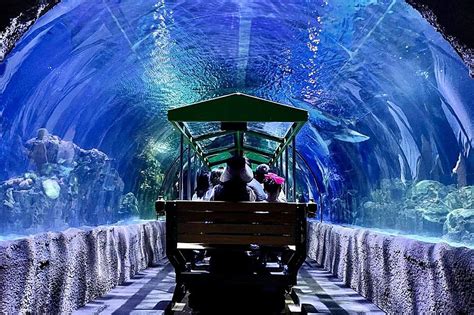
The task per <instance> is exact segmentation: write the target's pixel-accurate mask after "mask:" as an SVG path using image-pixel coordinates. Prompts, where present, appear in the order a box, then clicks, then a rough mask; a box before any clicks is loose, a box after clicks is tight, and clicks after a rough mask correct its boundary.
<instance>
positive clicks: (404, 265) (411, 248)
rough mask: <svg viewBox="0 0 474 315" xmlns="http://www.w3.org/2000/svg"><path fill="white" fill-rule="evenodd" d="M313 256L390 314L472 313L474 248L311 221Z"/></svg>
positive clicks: (311, 249)
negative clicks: (432, 242)
mask: <svg viewBox="0 0 474 315" xmlns="http://www.w3.org/2000/svg"><path fill="white" fill-rule="evenodd" d="M308 234H309V236H310V237H309V243H308V256H309V257H310V258H312V259H314V260H316V262H317V263H318V264H320V265H322V266H324V268H325V269H327V270H329V271H330V272H331V273H332V274H333V275H335V276H337V277H339V278H341V279H342V280H343V281H344V283H345V284H346V285H348V286H350V287H351V288H352V289H354V290H356V291H357V292H359V293H360V294H361V295H363V296H364V297H366V298H368V299H370V300H371V301H373V302H374V303H375V304H376V305H377V306H378V307H380V308H381V309H382V310H384V311H386V312H388V313H391V314H395V313H396V314H472V312H473V311H474V309H473V308H472V307H473V305H474V303H473V302H474V295H473V291H472V288H473V286H474V250H473V249H469V248H466V247H452V246H450V245H448V244H445V243H437V244H431V243H425V242H422V241H417V240H412V239H408V238H404V237H398V236H391V235H388V234H382V233H377V232H372V231H368V230H365V229H355V228H347V227H342V226H337V225H331V224H325V223H319V222H310V224H309V225H308Z"/></svg>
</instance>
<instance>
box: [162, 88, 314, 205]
mask: <svg viewBox="0 0 474 315" xmlns="http://www.w3.org/2000/svg"><path fill="white" fill-rule="evenodd" d="M168 120H169V121H170V122H171V123H172V124H173V126H174V127H175V128H176V129H177V130H178V131H179V132H180V133H181V143H180V181H179V186H180V187H179V188H180V189H179V191H180V199H184V198H183V197H184V192H183V187H184V182H183V166H184V160H183V158H184V157H183V153H184V142H185V141H186V142H187V143H188V145H189V148H190V149H191V148H192V149H193V150H194V151H195V154H196V156H197V157H199V159H200V160H201V161H202V162H203V163H204V164H205V165H206V166H207V167H212V166H216V165H221V164H223V163H225V162H226V160H227V159H228V158H229V156H231V155H232V154H240V155H246V156H247V158H248V159H249V161H250V162H251V163H252V164H261V163H267V164H269V165H276V166H277V168H280V170H281V171H282V172H283V171H284V175H285V176H286V177H287V178H288V160H289V159H288V147H289V145H290V144H292V149H293V150H292V151H293V152H292V153H293V165H292V172H293V174H295V172H296V170H295V169H296V166H295V160H296V159H295V155H296V153H295V150H296V145H295V137H296V135H297V134H298V132H299V131H300V129H301V128H302V127H303V125H304V124H305V123H306V121H307V120H308V112H307V111H305V110H302V109H299V108H295V107H291V106H287V105H283V104H280V103H276V102H272V101H268V100H264V99H261V98H258V97H254V96H250V95H246V94H241V93H234V94H229V95H225V96H222V97H218V98H214V99H210V100H206V101H202V102H198V103H195V104H191V105H187V106H183V107H179V108H175V109H171V110H169V111H168ZM210 122H213V123H220V124H221V128H220V129H219V130H217V131H213V132H209V133H205V134H199V135H193V133H192V131H191V130H190V128H189V124H190V123H210ZM249 122H263V123H272V122H278V123H291V126H290V127H289V128H287V130H286V132H285V134H284V135H283V136H282V137H279V136H277V135H272V134H270V133H268V132H263V131H260V130H253V129H248V128H247V126H248V123H249ZM225 124H227V126H231V127H230V128H229V129H223V128H222V127H223V126H224V125H225ZM232 126H233V127H235V129H233V127H232ZM229 135H231V136H232V138H233V141H232V143H225V144H224V145H221V146H218V147H216V148H212V149H211V150H208V149H206V148H205V147H204V146H203V145H202V142H203V141H206V140H210V139H214V140H216V139H218V138H220V139H221V140H222V139H223V137H226V136H227V137H228V136H229ZM246 136H247V137H248V136H250V137H254V138H257V139H263V140H267V141H272V142H273V143H276V146H274V148H270V150H264V149H262V148H259V147H254V146H252V145H249V144H245V143H244V137H246ZM283 153H285V163H283ZM187 162H188V165H190V163H191V154H190V150H189V151H188V161H187ZM283 164H284V165H285V168H286V169H285V170H283ZM187 178H188V183H187V187H188V191H189V188H190V186H191V183H190V181H191V179H190V176H187ZM286 185H287V186H286V187H285V188H286V190H285V191H287V192H288V183H287V184H286ZM293 187H296V179H295V176H293ZM189 195H190V194H189V193H188V196H187V197H188V199H190V196H189ZM293 200H296V189H293Z"/></svg>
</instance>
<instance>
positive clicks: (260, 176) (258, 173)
mask: <svg viewBox="0 0 474 315" xmlns="http://www.w3.org/2000/svg"><path fill="white" fill-rule="evenodd" d="M269 171H270V166H268V165H267V164H260V165H259V166H257V169H256V170H255V179H256V180H257V181H258V182H259V183H260V184H261V185H262V187H263V182H264V181H265V175H267V174H268V172H269Z"/></svg>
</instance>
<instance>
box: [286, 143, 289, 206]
mask: <svg viewBox="0 0 474 315" xmlns="http://www.w3.org/2000/svg"><path fill="white" fill-rule="evenodd" d="M288 180H289V178H288V147H286V148H285V194H286V199H287V200H288V197H289V195H288V194H289V191H288V188H289V187H290V185H289V184H288Z"/></svg>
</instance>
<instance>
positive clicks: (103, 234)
mask: <svg viewBox="0 0 474 315" xmlns="http://www.w3.org/2000/svg"><path fill="white" fill-rule="evenodd" d="M164 235H165V225H164V222H158V221H154V222H147V223H142V224H134V225H127V226H100V227H97V228H94V229H90V230H81V229H69V230H66V231H64V232H60V233H53V232H47V233H42V234H37V235H34V236H31V237H29V238H25V239H21V240H15V241H4V242H1V243H0V313H5V314H16V313H42V314H55V313H56V314H57V313H70V312H71V311H73V310H75V309H77V308H79V307H81V306H83V305H84V304H86V303H87V302H88V301H91V300H93V299H95V298H97V297H99V296H101V295H103V294H105V293H106V292H108V291H109V290H110V289H112V288H113V287H115V286H116V285H118V284H121V283H124V282H126V281H128V280H129V279H130V278H131V277H133V276H134V275H136V274H137V273H138V272H139V271H140V270H143V269H145V268H146V267H148V266H151V265H154V264H157V263H158V262H159V261H160V259H162V258H164V256H165V250H164V246H165V236H164Z"/></svg>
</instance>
